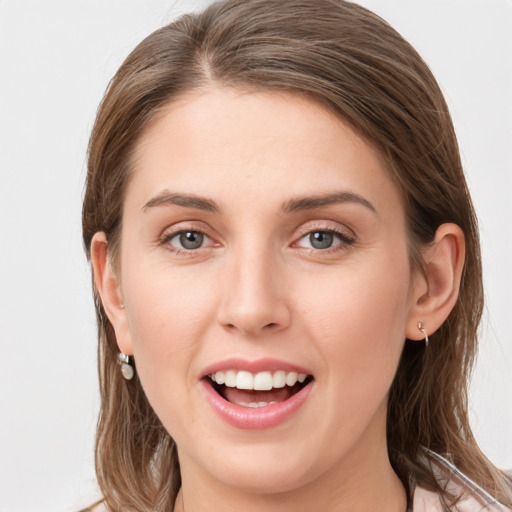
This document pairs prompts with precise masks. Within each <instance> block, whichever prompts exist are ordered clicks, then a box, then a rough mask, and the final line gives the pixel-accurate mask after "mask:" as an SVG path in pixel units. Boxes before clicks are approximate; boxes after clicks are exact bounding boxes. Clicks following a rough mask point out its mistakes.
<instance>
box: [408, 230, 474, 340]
mask: <svg viewBox="0 0 512 512" xmlns="http://www.w3.org/2000/svg"><path fill="white" fill-rule="evenodd" d="M464 256H465V244H464V233H463V231H462V229H461V228H460V227H459V226H457V225H456V224H442V225H441V226H439V228H438V229H437V231H436V236H435V239H434V242H433V244H432V245H431V246H429V247H428V248H427V250H426V251H425V252H424V255H423V259H424V266H423V272H421V271H417V273H416V276H415V279H414V285H413V288H414V290H413V296H412V303H411V310H410V314H409V319H408V324H407V332H406V337H407V338H408V339H411V340H420V339H424V338H425V335H424V333H423V332H421V331H420V329H419V328H418V322H421V324H422V328H423V329H424V330H425V332H426V333H427V334H428V335H431V334H432V333H434V332H435V331H436V330H437V329H439V327H440V326H441V325H442V324H443V322H444V321H445V320H446V318H447V317H448V315H449V314H450V312H451V310H452V309H453V307H454V306H455V304H456V302H457V298H458V295H459V287H460V281H461V276H462V269H463V267H464Z"/></svg>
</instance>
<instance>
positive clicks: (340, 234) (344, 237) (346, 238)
mask: <svg viewBox="0 0 512 512" xmlns="http://www.w3.org/2000/svg"><path fill="white" fill-rule="evenodd" d="M314 233H328V234H331V235H334V236H335V237H337V238H338V239H339V242H340V243H339V244H338V245H334V246H331V247H327V248H325V249H316V248H314V247H313V248H308V247H303V249H305V250H306V251H310V252H311V253H316V254H318V253H322V254H330V253H333V252H341V251H344V250H346V249H347V248H348V247H349V246H351V245H354V244H355V242H356V239H355V237H354V236H350V235H348V234H347V233H346V232H344V231H341V230H338V229H335V228H332V227H329V228H326V227H325V226H313V227H311V226H310V227H308V228H307V229H306V230H304V232H303V233H302V234H301V236H300V238H299V239H298V241H297V242H295V243H294V245H296V244H298V243H299V242H300V241H302V240H304V239H306V238H307V237H310V236H311V235H312V234H314Z"/></svg>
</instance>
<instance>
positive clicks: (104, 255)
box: [91, 231, 133, 355]
mask: <svg viewBox="0 0 512 512" xmlns="http://www.w3.org/2000/svg"><path fill="white" fill-rule="evenodd" d="M107 245H108V242H107V237H106V235H105V233H104V232H102V231H99V232H97V233H96V234H95V235H94V236H93V238H92V242H91V263H92V268H93V274H94V285H95V287H96V290H97V291H98V294H99V296H100V298H101V302H102V304H103V309H104V310H105V313H106V314H107V317H108V319H109V320H110V323H111V324H112V326H113V328H114V331H115V333H116V340H117V345H118V346H119V349H120V350H121V352H123V353H124V354H126V355H133V347H132V340H131V334H130V329H129V324H128V317H127V314H126V309H125V306H124V304H123V294H122V289H121V282H120V280H119V277H118V276H117V275H116V273H115V272H114V268H113V265H112V262H111V260H110V258H109V255H108V251H107Z"/></svg>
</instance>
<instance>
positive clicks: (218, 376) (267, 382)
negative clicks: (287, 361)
mask: <svg viewBox="0 0 512 512" xmlns="http://www.w3.org/2000/svg"><path fill="white" fill-rule="evenodd" d="M205 379H206V381H207V382H208V383H209V384H210V385H211V386H212V387H213V389H214V390H215V391H216V392H217V393H218V394H219V395H220V396H221V397H222V398H224V400H227V401H228V402H230V403H232V404H236V405H239V406H242V407H248V408H261V407H268V406H271V405H274V404H278V403H281V402H284V401H286V400H288V399H289V398H291V397H292V396H293V395H295V394H296V393H298V392H299V391H300V390H301V389H303V388H304V387H306V386H307V385H308V384H310V383H311V382H312V381H313V376H312V375H307V374H305V373H295V372H285V371H284V370H279V371H276V372H269V371H263V372H258V373H251V372H248V371H245V370H240V371H237V370H227V371H218V372H215V373H212V374H210V375H208V376H207V377H206V378H205Z"/></svg>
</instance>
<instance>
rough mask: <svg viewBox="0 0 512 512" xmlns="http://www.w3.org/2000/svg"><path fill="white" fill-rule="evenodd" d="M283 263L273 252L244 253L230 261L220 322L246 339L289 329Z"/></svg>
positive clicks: (225, 275)
mask: <svg viewBox="0 0 512 512" xmlns="http://www.w3.org/2000/svg"><path fill="white" fill-rule="evenodd" d="M283 264H284V263H283V262H279V261H278V259H277V258H273V257H272V254H271V251H270V250H267V251H266V252H265V251H257V252H255V251H249V250H248V251H244V252H241V253H239V254H236V255H232V257H231V258H229V262H226V266H227V267H228V268H225V269H224V270H225V272H223V278H222V280H223V285H221V289H222V292H223V293H222V299H221V303H220V307H219V312H218V320H219V322H220V323H221V325H223V326H224V327H225V328H226V329H228V330H231V331H233V332H238V333H241V334H243V335H246V336H258V335H262V334H270V333H271V332H272V333H273V332H278V331H281V330H283V329H285V328H286V327H288V326H289V324H290V320H291V311H290V308H289V304H288V302H287V300H286V293H287V290H286V284H285V282H284V281H285V279H284V272H283Z"/></svg>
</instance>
